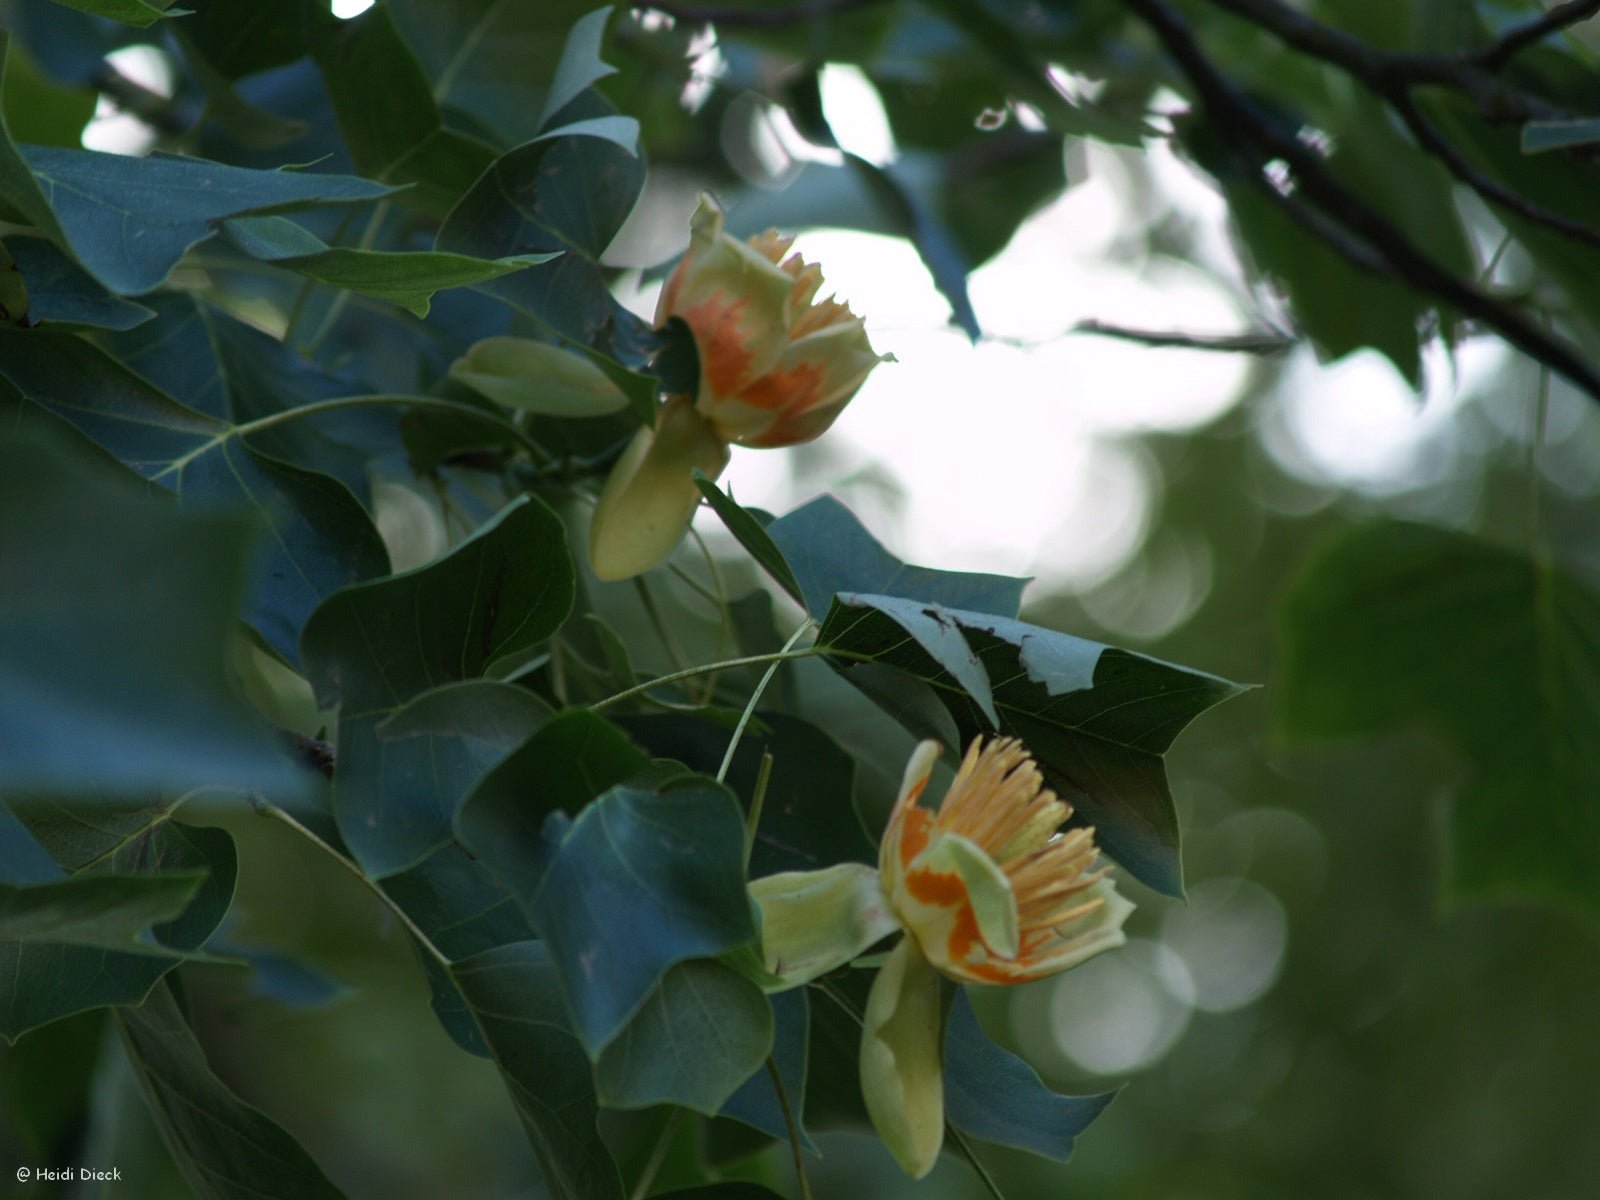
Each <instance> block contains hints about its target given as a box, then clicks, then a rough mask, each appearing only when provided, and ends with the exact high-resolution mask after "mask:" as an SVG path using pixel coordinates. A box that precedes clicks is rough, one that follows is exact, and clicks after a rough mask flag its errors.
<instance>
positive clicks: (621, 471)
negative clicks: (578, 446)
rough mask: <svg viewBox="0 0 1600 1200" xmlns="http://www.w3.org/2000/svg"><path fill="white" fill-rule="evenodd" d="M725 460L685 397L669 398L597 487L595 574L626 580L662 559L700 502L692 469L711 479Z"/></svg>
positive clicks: (592, 530) (724, 450)
mask: <svg viewBox="0 0 1600 1200" xmlns="http://www.w3.org/2000/svg"><path fill="white" fill-rule="evenodd" d="M727 465H728V447H727V444H726V443H724V442H723V441H722V439H720V438H719V437H717V435H716V433H715V431H714V430H712V428H711V426H710V425H708V424H707V423H706V421H705V420H704V419H703V418H702V417H701V416H700V415H699V414H698V413H696V412H695V411H694V406H693V405H692V404H691V403H690V402H689V400H688V398H687V397H675V398H674V399H672V400H670V401H668V402H667V405H666V406H665V407H664V408H663V409H662V410H661V415H660V417H658V418H657V420H656V427H655V428H654V429H641V430H640V431H639V432H638V433H637V434H636V435H635V436H634V439H633V442H632V444H630V445H629V447H628V448H627V450H625V451H624V452H623V454H622V457H621V458H619V459H618V460H617V465H616V466H615V467H613V468H612V469H611V475H610V477H609V478H608V479H607V480H606V486H605V489H604V490H603V491H602V492H601V493H600V503H599V505H598V506H597V507H596V508H595V513H594V523H593V524H592V525H590V527H589V565H590V566H591V567H592V568H593V569H594V573H595V575H597V576H598V577H599V578H601V579H608V580H615V579H628V578H630V577H632V576H634V575H638V574H641V573H642V572H645V571H648V570H649V569H650V568H651V567H653V566H655V565H656V564H657V563H659V562H661V561H662V560H664V559H665V558H666V557H667V555H669V554H671V553H672V551H673V550H674V549H675V548H676V547H677V545H678V542H679V541H680V540H682V538H683V535H684V533H685V531H687V530H688V528H689V522H690V520H691V519H692V518H693V517H694V510H695V507H696V506H697V505H698V504H699V503H700V489H699V488H698V487H697V486H696V485H695V482H694V472H695V470H696V469H698V470H701V471H704V472H705V473H706V475H707V476H709V477H710V478H712V479H715V478H716V477H717V476H718V475H720V474H722V469H723V468H724V467H726V466H727Z"/></svg>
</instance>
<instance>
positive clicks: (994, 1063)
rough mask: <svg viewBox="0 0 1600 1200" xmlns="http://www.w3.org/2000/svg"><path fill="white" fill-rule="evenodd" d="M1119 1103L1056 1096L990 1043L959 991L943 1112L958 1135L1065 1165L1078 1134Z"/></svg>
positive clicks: (1110, 1095)
mask: <svg viewBox="0 0 1600 1200" xmlns="http://www.w3.org/2000/svg"><path fill="white" fill-rule="evenodd" d="M1115 1098H1116V1093H1115V1092H1105V1093H1102V1094H1101V1095H1098V1096H1063V1095H1060V1094H1059V1093H1057V1092H1052V1091H1051V1090H1050V1089H1049V1088H1047V1087H1045V1086H1044V1084H1043V1083H1042V1082H1040V1079H1039V1073H1038V1072H1037V1071H1035V1070H1034V1069H1033V1068H1032V1067H1030V1066H1029V1065H1028V1064H1027V1063H1025V1062H1024V1061H1023V1060H1022V1059H1020V1058H1018V1057H1017V1056H1016V1055H1015V1054H1013V1053H1011V1051H1009V1050H1006V1049H1005V1048H1003V1047H1001V1046H997V1045H995V1044H994V1042H992V1041H990V1040H989V1035H988V1034H986V1033H985V1032H984V1031H983V1026H981V1025H979V1024H978V1018H977V1016H976V1015H975V1014H974V1013H973V1011H972V1002H971V1001H969V1000H968V999H967V994H966V992H965V991H962V990H961V989H959V988H958V989H957V990H956V995H955V1003H954V1004H953V1005H952V1006H951V1008H950V1014H949V1016H948V1017H947V1018H946V1023H945V1033H944V1110H945V1116H946V1118H947V1119H948V1120H949V1121H950V1123H951V1124H952V1125H954V1126H955V1127H956V1128H957V1129H959V1130H961V1131H962V1132H964V1133H970V1134H971V1135H972V1136H973V1137H978V1138H982V1139H984V1140H985V1141H988V1142H994V1143H996V1144H997V1145H1001V1146H1014V1147H1016V1148H1017V1149H1019V1150H1028V1151H1031V1152H1032V1153H1034V1154H1039V1155H1042V1156H1044V1157H1045V1158H1053V1159H1055V1160H1056V1161H1057V1162H1066V1161H1067V1160H1068V1159H1069V1158H1071V1157H1072V1145H1073V1142H1074V1140H1075V1139H1076V1138H1077V1136H1078V1134H1080V1133H1082V1132H1083V1131H1084V1129H1086V1128H1087V1127H1088V1125H1089V1123H1090V1122H1091V1121H1093V1120H1094V1119H1095V1118H1096V1117H1098V1116H1099V1115H1100V1114H1101V1113H1102V1112H1103V1111H1105V1108H1106V1106H1107V1105H1108V1104H1110V1103H1111V1101H1112V1100H1113V1099H1115Z"/></svg>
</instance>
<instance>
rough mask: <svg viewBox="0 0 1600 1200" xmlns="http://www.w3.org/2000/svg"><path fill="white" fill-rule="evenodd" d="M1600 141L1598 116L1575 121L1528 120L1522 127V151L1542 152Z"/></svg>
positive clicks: (1588, 144)
mask: <svg viewBox="0 0 1600 1200" xmlns="http://www.w3.org/2000/svg"><path fill="white" fill-rule="evenodd" d="M1595 142H1600V118H1596V117H1584V118H1581V119H1579V120H1576V121H1529V122H1528V123H1527V124H1526V125H1524V126H1523V127H1522V152H1523V153H1524V154H1543V153H1544V152H1545V151H1547V150H1565V149H1567V148H1568V147H1571V146H1591V145H1593V144H1594V143H1595Z"/></svg>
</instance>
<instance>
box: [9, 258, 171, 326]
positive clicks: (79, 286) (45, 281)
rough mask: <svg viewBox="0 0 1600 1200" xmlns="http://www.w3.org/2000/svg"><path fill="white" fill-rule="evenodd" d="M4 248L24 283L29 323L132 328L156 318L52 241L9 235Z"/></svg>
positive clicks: (150, 310) (151, 311)
mask: <svg viewBox="0 0 1600 1200" xmlns="http://www.w3.org/2000/svg"><path fill="white" fill-rule="evenodd" d="M5 248H6V249H7V250H9V251H10V252H11V256H12V257H13V258H14V259H16V263H17V270H18V271H19V272H20V273H21V275H22V279H23V281H24V282H25V283H26V284H27V285H28V308H27V313H28V316H29V318H30V319H31V320H32V321H39V322H50V323H51V324H56V325H68V326H90V327H92V328H98V329H132V328H133V327H134V326H136V325H142V324H144V323H145V322H146V321H148V320H150V318H151V317H153V316H155V312H154V310H152V309H149V308H146V307H145V306H144V305H142V304H135V303H133V301H131V300H124V299H122V298H121V297H120V296H114V295H112V294H111V293H110V292H108V291H107V290H106V289H105V288H104V287H102V286H101V285H100V284H99V283H98V282H97V281H96V280H95V279H94V277H93V276H91V275H89V274H88V272H86V271H85V270H84V269H83V268H82V267H80V266H79V265H78V264H77V263H75V262H73V261H72V260H71V259H70V258H68V257H67V256H66V255H65V254H63V253H62V252H61V251H60V250H59V249H58V248H57V247H56V245H55V243H53V242H49V241H46V240H45V239H44V238H37V237H13V238H8V239H7V240H6V245H5Z"/></svg>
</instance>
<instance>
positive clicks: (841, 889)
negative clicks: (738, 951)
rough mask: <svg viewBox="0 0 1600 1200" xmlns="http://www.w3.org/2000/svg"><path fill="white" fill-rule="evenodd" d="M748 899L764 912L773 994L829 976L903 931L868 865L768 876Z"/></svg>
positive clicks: (764, 943) (756, 884) (765, 957)
mask: <svg viewBox="0 0 1600 1200" xmlns="http://www.w3.org/2000/svg"><path fill="white" fill-rule="evenodd" d="M750 897H751V899H753V900H754V901H755V902H756V904H757V906H758V907H759V908H760V909H761V951H762V959H763V961H764V963H765V965H766V968H767V970H768V971H770V972H771V973H772V975H773V976H775V977H776V978H777V980H778V981H779V984H778V986H777V987H769V988H768V990H769V991H779V990H782V989H784V988H791V987H797V986H798V985H800V984H802V983H806V982H808V981H810V980H812V979H815V978H817V976H819V975H825V974H827V972H829V971H832V970H833V969H834V968H836V967H841V966H843V965H844V964H845V963H847V962H849V961H850V960H851V959H853V958H855V957H856V956H857V955H858V954H860V953H861V952H862V951H863V950H865V949H867V947H869V946H871V945H872V944H873V943H874V942H877V941H880V940H881V939H883V938H885V937H888V936H889V934H891V933H893V932H894V931H895V930H896V929H899V928H900V922H899V921H898V920H896V919H895V916H894V914H893V913H892V912H890V911H889V905H888V902H887V901H886V900H885V899H884V895H883V888H882V887H881V886H880V885H879V883H878V873H877V871H875V870H873V869H872V868H871V867H869V866H867V865H866V864H865V863H839V864H838V865H836V866H832V867H826V868H824V869H823V870H820V871H786V872H784V873H783V874H781V875H768V876H766V877H765V878H763V879H756V880H753V881H752V882H751V883H750Z"/></svg>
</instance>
